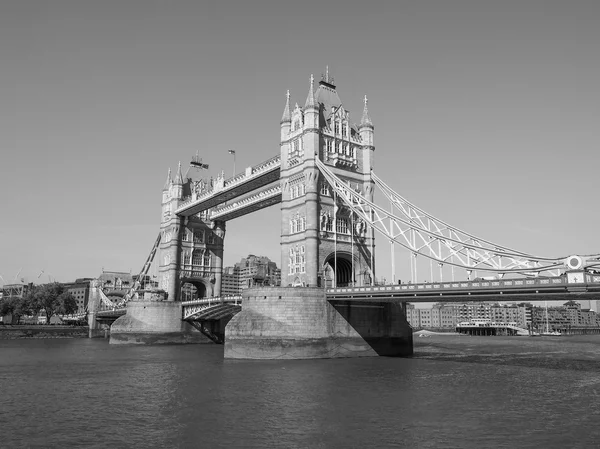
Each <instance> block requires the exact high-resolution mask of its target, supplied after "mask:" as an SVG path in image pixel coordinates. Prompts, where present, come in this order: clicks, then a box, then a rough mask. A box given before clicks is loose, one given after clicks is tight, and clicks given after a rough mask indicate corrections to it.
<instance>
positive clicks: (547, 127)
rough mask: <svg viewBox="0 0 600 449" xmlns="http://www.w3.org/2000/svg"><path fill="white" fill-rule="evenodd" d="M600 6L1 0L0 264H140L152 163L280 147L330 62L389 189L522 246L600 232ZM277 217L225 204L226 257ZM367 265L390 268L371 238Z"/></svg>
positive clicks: (399, 271)
mask: <svg viewBox="0 0 600 449" xmlns="http://www.w3.org/2000/svg"><path fill="white" fill-rule="evenodd" d="M599 20H600V3H599V2H597V1H594V0H590V1H577V0H574V1H569V2H565V1H527V0H519V1H509V0H507V1H502V2H499V1H486V0H473V1H463V0H440V1H433V0H419V1H395V2H392V1H386V2H378V1H371V2H354V1H353V2H350V1H343V2H342V1H330V2H325V1H321V2H315V1H309V0H307V1H302V2H280V1H253V2H247V1H238V2H234V1H219V2H206V1H197V0H196V1H191V0H190V1H177V0H173V1H169V2H165V1H152V0H144V1H141V0H140V1H132V0H104V1H101V2H99V1H91V0H53V1H51V2H50V1H47V0H37V1H36V0H4V1H2V2H0V61H1V64H0V169H1V176H0V204H1V205H2V208H1V212H0V219H1V220H0V275H1V276H2V278H0V284H2V283H3V282H2V279H4V282H6V283H9V282H12V281H14V280H15V279H20V278H23V279H24V280H25V281H26V282H47V281H48V280H50V279H52V280H57V281H61V282H67V281H72V280H74V279H75V278H78V277H96V276H98V275H99V274H100V273H101V271H102V270H103V269H104V270H108V271H110V270H112V271H132V272H133V273H137V272H138V271H139V270H140V269H141V267H142V265H143V263H144V261H145V259H146V256H147V255H148V253H149V251H150V249H151V247H152V244H153V243H154V240H155V238H156V235H157V234H158V231H159V226H160V215H161V214H160V212H161V206H160V202H161V191H162V187H163V185H164V182H165V178H166V173H167V170H168V168H169V167H171V168H172V169H173V170H175V169H176V167H177V164H178V162H179V161H181V162H182V165H183V166H184V167H186V166H188V165H189V161H190V160H191V158H192V156H193V155H194V154H196V152H198V153H199V155H200V156H201V157H202V158H203V161H204V162H205V163H208V164H209V165H210V170H209V172H208V174H209V175H216V174H218V173H219V172H220V171H221V170H225V172H226V173H227V174H229V173H231V172H232V170H233V158H232V156H231V155H230V154H229V153H228V150H229V149H233V150H235V152H236V168H237V171H238V172H240V171H242V170H243V168H244V167H246V166H250V165H254V164H256V163H258V162H261V161H263V160H266V159H269V158H270V157H272V156H275V155H276V154H278V152H279V120H280V119H281V114H282V112H283V107H284V104H285V94H286V90H287V89H289V90H290V93H291V97H292V98H291V100H292V104H293V103H294V102H298V103H299V104H300V105H303V104H304V103H303V102H304V101H305V99H306V95H307V93H308V86H309V79H310V75H311V74H314V75H315V78H316V79H317V80H318V79H320V75H321V73H323V72H324V71H325V67H326V66H329V71H330V74H331V75H333V76H334V77H335V82H336V85H337V88H338V92H339V94H340V97H341V99H342V102H343V105H344V107H345V108H346V109H349V110H350V113H351V117H352V118H353V120H354V121H356V122H359V121H360V116H361V113H362V99H363V97H364V95H367V96H368V98H369V112H370V114H371V118H372V120H373V123H374V125H375V146H376V150H375V172H376V173H377V174H378V176H379V177H381V178H382V179H384V180H385V181H386V182H387V183H388V184H389V185H390V186H391V187H392V188H393V189H394V190H395V191H397V192H398V193H400V194H401V195H403V196H404V197H406V198H407V199H409V200H410V201H412V202H413V203H415V204H417V205H418V206H419V207H421V208H422V209H424V210H426V211H428V212H429V213H431V214H433V215H434V216H437V217H439V218H441V219H443V220H444V221H446V222H449V223H451V224H452V225H455V226H457V227H459V228H461V229H463V230H465V231H468V232H470V233H473V234H475V235H478V236H480V237H482V238H485V239H487V240H491V241H494V242H496V243H498V244H502V245H506V246H510V247H513V248H515V249H518V250H520V251H524V252H528V253H532V254H534V255H539V256H547V257H559V256H560V257H562V256H567V255H570V254H592V253H600V244H599V242H598V233H597V229H598V223H599V222H600V211H599V208H598V200H597V195H596V192H597V187H598V184H597V172H598V168H599V162H600V156H599V153H598V148H597V146H598V145H597V142H598V137H599V135H600V131H599V130H600V127H599V126H598V123H599V122H600V89H599V88H598V80H600V27H598V23H599ZM279 217H280V211H279V208H278V206H273V207H271V208H269V209H264V210H262V211H260V212H257V213H255V214H253V215H250V216H246V217H242V218H238V219H236V220H233V221H231V222H228V223H227V234H226V239H225V260H224V263H225V265H232V264H234V263H235V262H237V261H239V259H240V258H242V257H244V256H246V255H248V254H250V253H252V254H256V255H264V256H268V257H270V258H271V259H272V260H274V261H276V262H277V263H278V265H280V251H279V234H280V224H279ZM396 254H397V255H396V278H398V279H408V278H409V277H410V265H409V256H408V254H407V253H406V252H402V251H401V250H400V249H398V250H397V252H396ZM376 266H377V267H378V271H377V275H378V277H385V278H387V279H391V268H390V266H391V264H390V251H389V247H388V246H387V244H386V243H385V242H384V241H383V239H381V238H379V240H378V249H377V254H376ZM422 271H423V270H422ZM424 271H427V270H426V269H425V270H424ZM423 276H426V275H425V274H424V275H423Z"/></svg>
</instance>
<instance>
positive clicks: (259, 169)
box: [175, 155, 281, 221]
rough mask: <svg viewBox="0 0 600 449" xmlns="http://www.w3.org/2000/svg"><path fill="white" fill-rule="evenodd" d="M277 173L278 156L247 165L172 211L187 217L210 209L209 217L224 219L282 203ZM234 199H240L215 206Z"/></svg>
mask: <svg viewBox="0 0 600 449" xmlns="http://www.w3.org/2000/svg"><path fill="white" fill-rule="evenodd" d="M280 172H281V156H279V155H278V156H275V157H273V158H271V159H269V160H267V161H264V162H261V163H260V164H258V165H255V166H253V167H248V168H246V171H245V172H244V173H241V174H239V175H236V176H234V177H232V178H229V179H225V180H224V181H223V184H222V185H219V184H218V183H217V184H215V187H213V189H212V190H211V191H209V192H205V193H204V194H202V195H200V196H197V197H196V196H195V195H194V196H192V198H191V199H189V200H188V201H186V202H184V203H183V204H181V205H180V206H179V207H178V208H177V210H176V211H175V214H176V215H178V216H183V217H189V216H191V215H194V214H197V213H199V212H202V211H205V210H207V209H213V211H212V213H211V216H210V218H211V219H219V220H224V221H226V220H230V219H232V218H236V217H239V216H241V215H245V214H246V213H249V212H253V211H255V210H259V209H262V208H264V207H268V206H271V205H273V204H277V203H279V202H281V188H280V187H279V185H278V183H279V176H280ZM276 183H277V184H276ZM261 189H264V190H263V192H257V191H259V190H261ZM251 193H254V195H253V196H252V197H251V198H243V197H244V196H245V195H249V194H251ZM242 198H243V199H242ZM234 199H240V201H238V202H237V203H232V204H228V205H226V206H223V207H222V208H221V209H214V208H215V207H217V206H219V205H221V204H223V203H226V202H227V201H231V200H234Z"/></svg>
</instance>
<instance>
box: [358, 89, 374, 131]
mask: <svg viewBox="0 0 600 449" xmlns="http://www.w3.org/2000/svg"><path fill="white" fill-rule="evenodd" d="M364 101H365V107H364V108H363V114H362V118H361V119H360V126H371V127H372V126H373V122H372V121H371V116H370V115H369V108H368V107H367V103H368V102H369V100H367V96H366V95H365V100H364Z"/></svg>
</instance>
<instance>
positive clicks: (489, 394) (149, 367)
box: [0, 335, 600, 449]
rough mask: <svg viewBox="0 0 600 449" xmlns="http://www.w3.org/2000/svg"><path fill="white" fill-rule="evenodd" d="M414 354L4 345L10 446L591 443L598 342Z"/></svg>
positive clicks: (504, 342) (454, 342) (465, 340)
mask: <svg viewBox="0 0 600 449" xmlns="http://www.w3.org/2000/svg"><path fill="white" fill-rule="evenodd" d="M415 351H416V355H415V357H414V358H410V359H400V358H384V357H380V358H364V359H337V360H291V361H285V360H276V361H238V360H236V361H233V360H224V359H223V347H222V346H217V345H189V346H154V347H147V346H145V347H123V346H116V347H115V346H110V345H108V343H107V341H106V340H102V339H100V340H88V339H55V340H50V339H46V340H33V339H32V340H0V447H2V448H79V447H81V448H238V447H239V448H388V447H390V448H391V447H399V448H478V449H481V448H515V447H518V448H593V447H599V446H600V405H599V404H600V401H599V399H600V336H590V337H554V338H552V337H536V338H529V337H468V336H455V335H441V336H440V335H433V336H431V337H427V338H415Z"/></svg>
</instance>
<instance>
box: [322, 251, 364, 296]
mask: <svg viewBox="0 0 600 449" xmlns="http://www.w3.org/2000/svg"><path fill="white" fill-rule="evenodd" d="M334 273H335V277H334ZM323 277H324V281H325V284H326V285H327V286H331V287H348V286H353V285H359V284H360V280H359V277H360V276H359V258H358V256H357V255H356V254H355V255H354V262H353V255H352V254H351V253H348V252H346V251H338V252H337V253H336V252H333V253H331V254H329V255H328V256H327V257H326V258H325V262H324V263H323Z"/></svg>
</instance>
